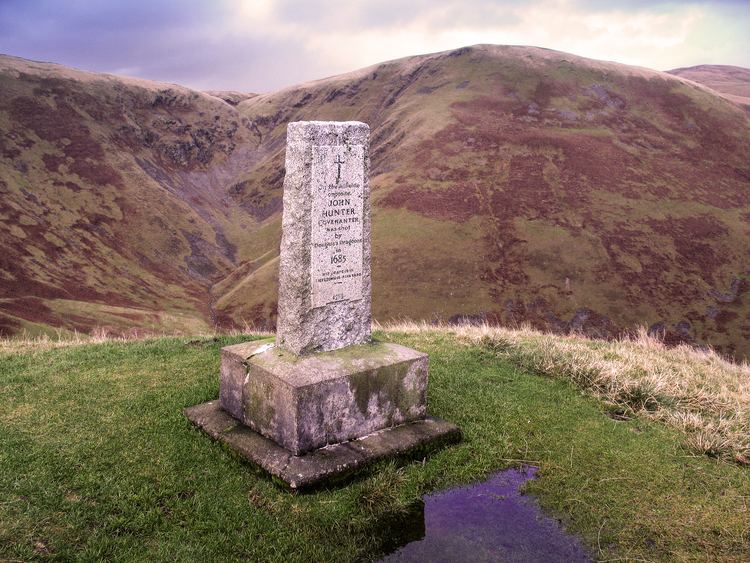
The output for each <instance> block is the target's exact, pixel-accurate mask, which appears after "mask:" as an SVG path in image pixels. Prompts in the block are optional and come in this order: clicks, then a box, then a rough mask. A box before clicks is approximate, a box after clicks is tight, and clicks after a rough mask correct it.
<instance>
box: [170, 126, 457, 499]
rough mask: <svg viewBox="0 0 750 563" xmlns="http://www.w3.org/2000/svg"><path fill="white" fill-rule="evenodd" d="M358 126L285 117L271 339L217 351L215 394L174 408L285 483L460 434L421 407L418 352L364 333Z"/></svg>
mask: <svg viewBox="0 0 750 563" xmlns="http://www.w3.org/2000/svg"><path fill="white" fill-rule="evenodd" d="M369 135H370V129H369V127H368V126H367V125H366V124H364V123H360V122H356V121H347V122H325V121H300V122H296V123H290V124H289V126H288V129H287V151H286V177H285V179H284V209H283V220H282V240H281V252H280V265H279V304H278V322H277V331H276V338H275V341H274V340H272V339H267V340H256V341H252V342H246V343H243V344H236V345H233V346H227V347H226V348H223V349H222V351H221V377H220V390H219V400H218V401H210V402H208V403H204V404H202V405H197V406H195V407H191V408H189V409H186V411H185V412H186V415H187V417H188V418H189V419H190V420H191V421H192V422H193V423H194V424H196V425H197V426H199V427H200V428H202V429H203V430H205V431H206V432H208V433H209V434H210V435H211V436H213V437H214V438H216V439H218V440H220V441H222V442H224V443H226V444H228V445H229V446H230V447H231V448H233V449H234V450H235V451H237V452H238V453H240V454H241V455H243V456H244V457H245V458H247V459H249V460H250V461H252V462H253V463H256V464H258V465H260V466H262V467H263V468H264V469H266V470H267V471H268V472H269V473H271V474H272V475H273V476H275V477H277V478H279V479H281V480H282V481H284V482H285V483H287V484H288V485H289V486H290V487H292V488H300V487H304V486H308V485H313V484H316V483H319V482H321V481H324V480H327V479H330V478H332V477H335V476H339V475H341V474H344V473H347V472H350V471H352V470H355V469H358V468H359V467H361V466H363V465H365V464H367V463H370V462H373V461H376V460H379V459H382V458H384V457H389V456H394V455H402V454H406V453H409V452H410V451H412V450H415V449H418V450H419V451H420V452H423V451H425V450H426V449H432V448H435V447H439V446H440V445H443V444H445V443H449V442H452V441H456V440H458V439H460V431H459V429H458V428H457V427H456V426H454V425H453V424H451V423H449V422H446V421H443V420H440V419H436V418H431V417H428V416H427V378H428V358H427V355H426V354H423V353H421V352H417V351H415V350H411V349H409V348H406V347H404V346H399V345H397V344H392V343H383V342H373V341H372V338H371V321H372V318H371V312H370V309H371V276H370V256H371V248H370V232H371V222H370V186H369V162H370V159H369Z"/></svg>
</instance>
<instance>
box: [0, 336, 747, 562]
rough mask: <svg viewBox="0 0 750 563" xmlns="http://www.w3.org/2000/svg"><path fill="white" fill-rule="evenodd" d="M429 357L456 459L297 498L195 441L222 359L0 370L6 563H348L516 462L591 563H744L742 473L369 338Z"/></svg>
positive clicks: (598, 407)
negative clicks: (447, 494)
mask: <svg viewBox="0 0 750 563" xmlns="http://www.w3.org/2000/svg"><path fill="white" fill-rule="evenodd" d="M378 337H379V338H380V339H383V340H393V341H397V342H400V343H403V344H405V345H408V346H413V347H415V348H418V349H421V350H424V351H426V352H428V353H429V354H430V361H431V365H430V369H431V371H430V388H429V400H430V412H431V413H432V414H433V415H436V416H440V417H443V418H447V419H449V420H451V421H453V422H455V423H457V424H459V425H460V426H461V428H462V429H463V431H464V435H465V437H464V440H463V442H462V443H461V444H459V445H457V446H454V447H450V448H448V449H445V450H442V451H440V452H439V453H437V454H434V455H433V456H431V457H430V458H428V459H426V460H425V461H424V462H413V463H409V464H407V465H403V466H400V467H399V466H397V465H395V464H383V465H380V466H378V467H377V468H376V469H375V470H374V471H371V472H369V473H367V474H365V475H363V476H361V477H360V478H358V479H356V480H353V481H351V482H349V483H347V484H344V485H341V486H339V487H336V488H331V489H322V490H318V491H315V492H311V493H307V494H292V493H289V492H286V491H284V490H282V489H279V488H277V486H276V485H274V484H273V483H272V482H271V481H270V480H269V479H267V478H266V477H265V476H263V475H262V474H261V473H260V472H259V471H257V470H255V469H254V468H253V467H251V466H249V465H247V464H246V463H244V462H242V461H241V460H240V459H239V458H237V457H236V456H234V455H233V454H232V453H230V452H229V451H228V450H226V449H225V448H223V447H222V446H221V445H219V444H217V443H215V442H213V441H211V440H210V439H209V438H207V437H206V436H205V435H204V434H202V433H201V432H199V431H197V430H196V429H194V428H193V427H192V426H191V425H190V424H189V423H188V422H187V420H186V419H185V418H184V416H183V415H182V409H183V408H184V407H187V406H190V405H193V404H196V403H200V402H203V401H206V400H209V399H212V398H215V397H216V396H217V394H218V361H219V355H218V352H219V349H220V348H221V347H222V346H224V345H227V344H230V343H233V342H237V341H239V340H241V338H239V337H232V338H229V337H223V338H218V339H211V338H203V339H198V340H194V341H190V340H189V339H184V338H182V339H180V338H170V339H159V340H148V341H137V342H132V343H122V342H112V343H104V344H95V345H84V346H74V347H68V348H61V349H56V350H46V351H44V350H36V351H28V352H21V353H19V352H14V353H7V352H6V353H2V354H0V560H3V559H10V560H17V559H23V560H28V559H45V558H51V559H61V560H68V559H84V560H92V559H107V560H131V559H138V560H166V559H169V560H175V559H176V560H201V561H212V560H226V559H251V560H275V561H310V560H326V561H328V560H334V561H347V560H352V559H356V558H365V559H366V558H368V557H369V556H372V555H375V556H377V554H378V550H379V547H380V545H381V543H382V542H383V541H384V538H385V537H386V536H387V534H388V533H389V530H388V529H385V528H383V525H382V522H383V521H385V520H387V519H388V518H389V516H390V514H391V513H393V512H396V513H398V512H400V511H404V510H406V508H407V507H408V505H409V503H411V502H412V501H413V500H414V499H416V498H417V497H418V496H420V495H422V494H424V493H425V492H427V491H431V490H435V489H439V488H443V487H447V486H450V485H452V484H456V483H463V482H470V481H473V480H476V479H482V478H483V477H485V476H486V475H488V474H489V473H491V472H493V471H495V470H498V469H501V468H504V467H507V466H509V465H514V464H518V463H521V460H527V461H529V462H532V463H534V464H536V465H538V466H540V467H541V471H540V473H539V478H538V479H537V480H536V481H534V482H532V483H531V484H530V485H529V486H528V490H529V491H531V492H533V493H534V494H535V495H537V496H538V498H539V499H540V502H541V503H542V505H543V506H544V507H545V508H546V509H547V510H548V511H549V512H550V513H552V514H554V515H556V516H558V517H559V518H561V519H562V520H563V521H564V522H565V524H566V525H567V527H568V529H569V530H571V531H573V532H575V533H578V534H580V535H581V536H582V537H583V539H584V541H585V542H586V543H587V544H588V545H589V547H590V548H591V550H592V552H593V554H594V556H595V557H597V558H599V559H613V558H629V559H630V558H633V559H634V558H641V559H646V560H658V561H663V560H680V559H682V560H685V559H698V560H700V559H705V560H708V559H710V560H748V559H750V535H749V533H748V530H750V513H749V512H748V504H750V472H748V469H747V468H743V467H740V466H738V465H733V464H729V463H724V462H720V461H717V460H714V459H711V458H708V457H706V456H699V455H694V454H691V453H690V452H689V451H687V450H686V449H685V448H684V446H682V445H681V444H682V443H683V436H682V435H681V434H680V433H678V432H677V431H675V430H671V429H669V428H667V427H665V426H663V425H661V424H659V423H657V422H650V421H647V420H645V419H642V418H638V417H636V418H633V419H631V420H629V421H624V422H618V421H615V420H613V419H611V418H609V417H608V416H607V415H606V409H605V407H604V406H603V404H602V403H601V402H599V401H598V400H597V399H594V398H591V397H587V396H585V395H583V394H582V392H581V391H579V390H578V389H576V388H575V387H573V386H572V385H571V384H570V383H569V382H567V381H564V380H561V379H552V378H548V377H544V376H540V375H531V374H529V373H528V372H526V371H523V370H521V369H519V368H517V367H515V366H514V365H513V364H511V363H510V362H509V361H508V360H504V359H502V358H499V357H498V355H497V354H496V353H493V352H492V350H490V349H488V348H486V347H484V348H483V347H481V346H467V345H464V344H461V343H459V342H458V341H456V340H455V339H454V338H453V337H452V336H450V335H448V334H441V333H421V334H412V335H408V334H404V333H390V332H389V333H379V334H378Z"/></svg>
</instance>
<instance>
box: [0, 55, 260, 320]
mask: <svg viewBox="0 0 750 563" xmlns="http://www.w3.org/2000/svg"><path fill="white" fill-rule="evenodd" d="M245 97H247V96H245ZM0 130H2V133H3V134H2V137H0V217H1V218H2V221H1V222H0V332H3V333H12V332H18V331H21V330H23V329H29V330H32V331H35V330H43V329H44V327H46V326H59V327H64V328H67V329H77V330H89V329H91V328H93V327H96V326H109V327H112V328H113V329H117V330H122V329H124V328H127V327H129V326H133V327H150V328H153V329H156V330H164V329H166V330H175V329H177V330H182V329H184V330H191V331H195V330H200V329H202V328H206V327H208V326H209V324H210V323H209V321H210V315H211V312H210V301H209V298H208V288H209V287H210V286H211V284H212V283H213V282H214V281H215V280H216V279H217V278H218V277H222V276H224V275H226V274H228V273H229V272H231V271H232V270H233V269H234V267H235V263H236V262H237V261H240V260H242V259H243V250H244V249H245V248H246V246H247V244H246V237H245V235H244V234H243V233H244V232H245V231H244V227H245V226H246V225H247V224H248V223H252V222H253V219H252V217H250V216H249V215H248V214H247V213H245V212H244V211H243V210H242V208H240V207H239V206H237V205H234V204H233V203H232V199H231V197H232V196H231V193H230V187H231V186H232V185H233V178H234V176H235V175H236V174H237V173H238V171H240V170H244V169H246V167H247V165H248V163H249V162H251V159H252V157H251V156H250V155H249V150H250V149H252V148H253V147H254V145H255V135H254V134H253V133H252V131H250V128H249V124H248V123H247V122H246V121H245V120H244V119H243V118H242V117H241V116H240V115H239V114H238V113H237V111H236V110H235V109H234V108H233V107H232V106H231V105H229V104H228V103H226V102H225V101H223V100H221V99H219V98H216V97H212V96H209V95H206V94H201V93H198V92H194V91H191V90H189V89H187V88H183V87H180V86H176V85H172V84H160V83H154V82H149V81H140V80H134V79H124V78H118V77H112V76H107V75H101V74H92V73H86V72H81V71H76V70H72V69H68V68H65V67H62V66H59V65H52V64H45V63H34V62H31V61H25V60H23V59H17V58H14V57H5V56H3V57H0Z"/></svg>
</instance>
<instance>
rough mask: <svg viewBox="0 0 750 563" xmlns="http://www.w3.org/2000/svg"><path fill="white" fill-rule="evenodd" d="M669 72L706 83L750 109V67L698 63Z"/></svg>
mask: <svg viewBox="0 0 750 563" xmlns="http://www.w3.org/2000/svg"><path fill="white" fill-rule="evenodd" d="M667 72H669V74H674V75H675V76H681V77H682V78H687V79H688V80H692V81H693V82H698V83H700V84H705V85H706V86H708V87H709V88H711V89H713V90H716V91H717V92H719V93H720V94H721V95H722V96H724V97H725V98H727V99H729V100H732V101H734V102H737V103H738V104H742V105H744V106H746V107H747V108H748V109H750V69H747V68H742V67H739V66H729V65H698V66H691V67H686V68H676V69H674V70H670V71H667Z"/></svg>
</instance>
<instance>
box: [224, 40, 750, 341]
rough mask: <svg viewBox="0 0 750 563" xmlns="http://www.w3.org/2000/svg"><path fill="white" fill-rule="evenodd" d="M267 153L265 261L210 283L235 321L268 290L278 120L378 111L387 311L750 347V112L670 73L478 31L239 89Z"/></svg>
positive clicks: (258, 181) (377, 241)
mask: <svg viewBox="0 0 750 563" xmlns="http://www.w3.org/2000/svg"><path fill="white" fill-rule="evenodd" d="M237 107H238V109H239V110H240V111H241V112H242V114H243V115H244V116H246V117H247V119H248V120H250V121H251V122H252V123H253V127H254V129H255V130H257V131H258V133H259V135H260V136H261V138H262V146H264V147H266V149H267V150H268V157H267V158H266V159H265V160H264V161H261V162H260V165H259V166H258V167H257V168H255V169H254V170H252V171H250V172H248V174H247V175H246V176H245V177H244V182H243V183H242V184H241V186H242V195H241V196H240V197H241V198H242V199H241V201H242V202H243V204H244V205H246V206H248V207H250V208H253V209H255V210H256V211H257V212H259V213H260V214H261V217H262V216H264V215H266V214H268V219H266V222H265V224H264V227H263V228H262V229H261V231H259V235H260V236H259V237H258V239H257V248H256V249H255V250H254V252H255V261H254V262H253V263H250V264H247V265H245V266H244V267H243V268H242V269H240V270H238V271H236V272H234V273H233V274H232V276H231V277H230V278H229V279H228V280H227V281H225V282H224V283H222V284H220V285H219V286H217V287H216V288H215V290H216V292H217V293H218V296H217V297H218V299H217V308H218V310H219V311H220V315H223V318H225V319H226V318H232V319H235V320H240V319H248V318H250V319H257V320H262V319H265V318H266V317H267V316H268V315H270V314H272V311H273V308H274V299H275V293H274V288H275V285H274V284H275V273H276V262H275V259H276V244H277V242H276V241H277V240H278V236H279V216H278V215H276V214H270V210H274V209H276V208H277V207H278V204H279V201H280V197H281V184H282V175H281V174H280V170H281V168H282V166H283V149H284V132H285V126H286V123H287V122H289V121H294V120H299V119H359V120H362V121H365V122H367V123H369V124H370V126H371V128H372V160H373V162H372V172H373V179H372V187H373V201H374V204H375V206H374V223H373V224H374V226H373V236H374V241H373V243H374V244H373V249H374V251H373V256H374V258H373V259H374V265H373V277H374V279H373V292H374V294H373V307H374V315H375V317H376V318H378V319H389V318H394V317H395V318H398V317H402V316H408V317H416V318H423V319H432V318H442V319H450V318H454V317H457V316H465V315H469V316H471V317H473V318H479V319H485V320H488V321H491V322H499V323H519V322H526V321H529V322H532V323H533V324H535V325H537V326H541V327H545V328H552V329H556V330H570V329H579V330H585V331H587V332H589V333H592V334H599V335H611V334H614V333H616V332H618V331H620V330H622V329H625V328H629V327H633V326H636V325H638V324H646V325H648V326H653V328H654V330H657V331H662V332H665V333H666V335H667V337H668V338H670V339H684V340H688V341H696V342H704V343H705V342H710V343H712V344H714V345H716V346H718V347H719V348H720V349H722V350H723V351H725V352H729V353H731V352H734V351H736V352H738V353H739V354H740V355H743V354H748V352H750V346H749V345H748V339H750V318H749V314H750V313H749V312H750V291H748V289H750V275H749V274H750V272H749V271H748V268H750V245H748V244H747V237H748V235H749V234H750V226H749V223H750V122H749V121H748V118H747V116H746V115H745V114H744V112H743V111H742V110H740V109H739V108H738V107H737V106H736V105H734V104H732V103H730V102H728V101H727V100H725V99H724V98H721V97H719V96H717V95H716V94H715V93H714V92H712V91H710V90H708V89H706V88H704V87H701V86H699V85H696V84H692V83H689V82H684V81H682V80H681V79H679V78H675V77H673V76H670V75H668V74H665V73H660V72H655V71H650V70H647V69H639V68H635V67H629V66H625V65H619V64H614V63H604V62H599V61H592V60H589V59H583V58H580V57H575V56H572V55H567V54H565V53H559V52H554V51H549V50H545V49H536V48H522V47H498V46H477V47H472V48H466V49H459V50H457V51H451V52H446V53H438V54H434V55H427V56H420V57H412V58H408V59H402V60H397V61H392V62H389V63H384V64H382V65H376V66H374V67H371V68H368V69H363V70H360V71H357V72H354V73H351V74H346V75H342V76H337V77H333V78H329V79H325V80H321V81H317V82H313V83H308V84H303V85H300V86H298V87H294V88H289V89H286V90H283V91H281V92H276V93H272V94H266V95H260V96H256V97H253V98H251V99H248V100H246V101H243V102H241V103H240V104H239V105H238V106H237Z"/></svg>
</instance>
